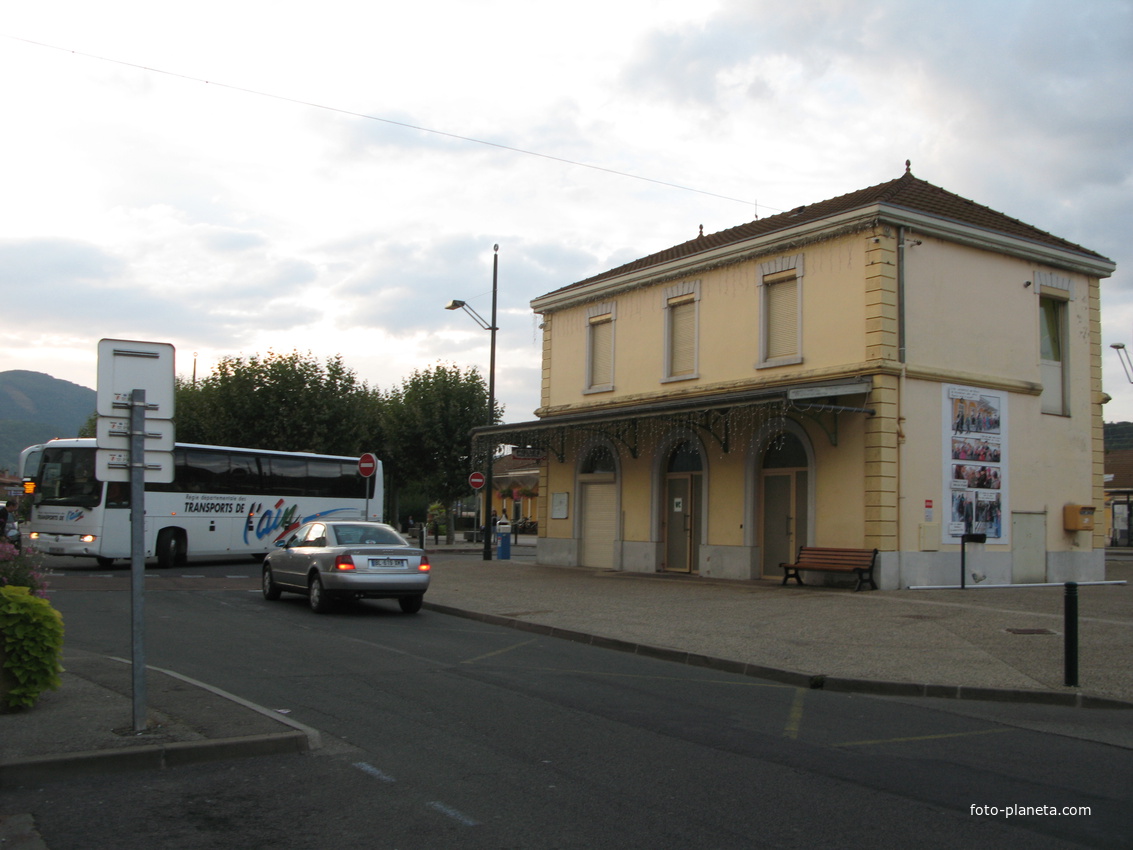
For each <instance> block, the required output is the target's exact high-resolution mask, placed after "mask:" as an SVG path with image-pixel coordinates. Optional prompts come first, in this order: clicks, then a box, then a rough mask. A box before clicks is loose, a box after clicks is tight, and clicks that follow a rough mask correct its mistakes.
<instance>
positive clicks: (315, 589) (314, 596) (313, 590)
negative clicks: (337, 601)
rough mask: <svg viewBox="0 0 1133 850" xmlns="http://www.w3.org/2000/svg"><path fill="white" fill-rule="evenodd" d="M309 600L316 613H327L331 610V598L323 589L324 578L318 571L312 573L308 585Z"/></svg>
mask: <svg viewBox="0 0 1133 850" xmlns="http://www.w3.org/2000/svg"><path fill="white" fill-rule="evenodd" d="M307 602H308V603H309V604H310V606H311V610H312V611H314V612H315V613H316V614H325V613H326V612H327V611H329V610H330V607H331V599H330V597H329V596H327V593H326V591H325V590H324V589H323V580H322V579H321V578H319V574H318V573H314V574H312V575H311V581H310V584H308V585H307Z"/></svg>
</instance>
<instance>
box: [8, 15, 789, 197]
mask: <svg viewBox="0 0 1133 850" xmlns="http://www.w3.org/2000/svg"><path fill="white" fill-rule="evenodd" d="M0 35H3V36H4V37H5V38H9V39H12V40H14V41H21V42H23V43H25V44H31V45H34V46H35V47H42V48H45V49H48V50H58V51H60V52H63V53H70V54H73V55H75V56H82V57H84V58H86V59H94V60H97V61H99V62H107V63H110V64H113V65H120V66H122V67H126V68H134V69H137V70H140V71H146V72H148V73H151V74H162V75H164V76H167V77H173V78H176V79H181V80H186V81H188V82H194V83H202V84H204V85H209V86H217V87H219V88H224V89H228V90H230V91H235V92H240V93H242V94H248V95H253V96H255V97H263V98H269V99H271V100H278V101H281V102H283V103H292V104H295V105H297V106H306V107H309V108H312V109H322V110H325V111H327V112H334V113H337V114H339V115H349V116H351V117H353V118H362V119H365V120H367V121H378V122H381V123H383V124H390V125H392V126H395V127H402V128H405V129H407V130H415V131H417V132H420V133H429V134H432V135H434V136H442V137H444V138H448V139H455V140H457V141H461V142H469V143H471V144H476V145H484V146H486V147H492V148H496V149H498V150H503V151H508V152H509V153H517V154H522V155H524V156H533V157H538V158H540V159H546V160H550V161H551V162H559V163H562V164H564V165H572V166H575V167H577V168H587V169H590V170H592V171H600V172H603V173H605V174H612V175H615V176H617V177H626V178H629V179H631V180H640V181H643V182H645V183H652V184H654V185H656V186H665V187H667V188H669V189H677V190H679V191H682V192H694V193H696V194H698V195H705V196H707V197H710V198H718V199H720V200H723V201H732V202H734V203H737V204H745V205H747V206H751V207H754V208H755V209H756V211H757V214H758V209H759V206H760V205H759V204H757V203H756V202H754V201H752V200H750V199H743V198H733V197H731V196H729V195H721V194H718V193H716V192H709V191H706V190H704V189H696V188H693V187H691V186H683V185H681V184H679V183H672V182H669V181H667V180H658V179H655V178H653V177H645V176H643V175H640V174H631V173H630V172H627V171H619V170H618V169H616V168H609V167H607V166H604V165H595V164H594V163H589V162H579V161H578V160H574V159H568V158H566V157H562V156H556V155H554V154H548V153H542V152H540V151H533V150H527V149H526V148H518V147H514V146H512V145H505V144H503V143H501V142H491V141H488V140H486V139H478V138H476V137H475V136H463V135H460V134H459V133H451V132H448V131H445V130H437V129H434V128H432V127H424V126H421V125H419V124H410V123H408V122H405V121H397V120H394V119H392V118H383V117H381V116H380V115H370V114H368V113H365V112H357V111H355V110H352V109H345V108H343V107H338V106H328V105H327V104H324V103H318V102H317V101H311V100H303V99H302V98H297V97H291V96H289V95H282V94H275V93H273V92H268V91H261V90H259V89H252V88H247V87H245V86H238V85H235V84H233V83H225V82H220V81H217V80H206V79H204V78H203V77H196V76H193V75H192V74H184V73H181V72H178V71H169V70H166V69H164V68H155V67H153V66H150V65H141V64H138V63H136V62H128V61H126V60H124V59H115V58H113V57H110V56H101V55H99V54H97V53H88V52H86V51H83V50H75V49H72V48H69V47H60V46H58V45H55V44H47V43H46V42H42V41H35V40H34V39H30V38H23V37H21V36H15V35H9V34H6V33H0ZM764 208H765V209H771V208H770V207H764Z"/></svg>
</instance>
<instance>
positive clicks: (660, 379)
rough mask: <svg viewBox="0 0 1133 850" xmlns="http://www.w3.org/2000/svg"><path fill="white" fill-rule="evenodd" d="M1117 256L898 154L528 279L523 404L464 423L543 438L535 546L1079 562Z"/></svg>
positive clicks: (976, 576) (625, 554) (584, 551)
mask: <svg viewBox="0 0 1133 850" xmlns="http://www.w3.org/2000/svg"><path fill="white" fill-rule="evenodd" d="M1114 269H1115V266H1114V263H1113V262H1111V261H1110V260H1108V259H1106V258H1105V257H1103V256H1101V255H1099V254H1097V253H1094V252H1093V251H1090V250H1088V249H1086V248H1083V247H1081V246H1079V245H1075V244H1073V243H1070V242H1068V241H1066V240H1064V239H1060V238H1058V237H1056V236H1052V235H1051V234H1049V233H1045V232H1043V231H1040V230H1038V229H1037V228H1034V227H1032V226H1030V225H1027V224H1024V223H1022V222H1020V221H1017V220H1015V219H1012V218H1010V217H1008V216H1006V215H1003V214H1001V213H998V212H995V211H994V210H991V209H988V208H987V207H983V206H980V205H979V204H976V203H973V202H972V201H970V200H967V199H965V198H963V197H960V196H958V195H955V194H952V193H950V192H947V191H945V190H944V189H941V188H939V187H937V186H934V185H932V184H930V183H927V182H925V181H923V180H920V179H918V178H916V177H914V176H913V175H912V173H910V171H909V170H908V169H907V168H906V172H905V173H904V174H903V175H902V176H900V177H898V178H897V179H895V180H892V181H890V182H887V183H883V184H881V185H878V186H874V187H871V188H868V189H863V190H861V191H858V192H853V193H851V194H848V195H844V196H841V197H838V198H834V199H831V200H828V201H823V202H821V203H816V204H810V205H807V206H802V207H799V208H797V209H794V210H791V211H789V212H784V213H781V214H778V215H775V216H772V217H769V218H764V219H757V220H755V221H751V222H748V223H746V224H741V225H739V226H738V227H734V228H731V229H729V230H725V231H722V232H720V233H715V234H711V235H705V234H703V233H702V234H701V235H700V236H698V237H697V238H695V239H692V240H691V241H689V242H685V243H683V244H680V245H675V246H673V247H671V248H669V249H667V250H664V251H661V252H659V253H655V254H651V255H649V256H647V257H643V258H642V259H640V260H637V261H635V262H632V263H629V264H627V265H625V266H622V267H620V268H616V269H612V270H610V271H607V272H605V273H603V274H599V275H597V276H595V277H592V278H589V279H587V280H583V281H580V282H578V283H574V284H571V285H569V286H564V287H563V288H561V289H558V290H555V291H554V292H550V293H548V294H546V295H543V296H541V297H539V298H536V299H535V300H534V301H533V302H532V308H533V310H534V311H535V312H536V313H538V314H540V315H541V317H542V330H543V377H542V396H541V406H540V408H539V410H538V411H536V415H537V416H538V419H536V420H534V421H531V422H522V423H516V424H510V425H500V426H494V427H491V428H483V429H478V431H477V432H476V438H477V439H478V440H481V441H490V442H491V443H492V444H511V445H516V446H521V447H524V448H525V449H526V450H527V451H528V454H529V455H530V451H531V450H532V449H535V450H541V451H542V452H545V456H544V458H543V460H542V461H541V462H540V467H539V476H540V480H539V488H538V489H539V493H540V499H539V517H538V519H539V538H538V558H539V561H540V562H541V563H545V564H560V565H571V566H573V565H583V566H592V567H606V568H611V569H616V570H632V571H640V572H658V571H672V572H680V573H692V574H697V575H700V576H709V577H713V578H733V579H753V578H772V577H773V578H781V577H782V575H783V573H782V569H781V567H780V565H781V564H782V563H784V562H789V561H792V560H794V558H795V555H796V553H797V551H798V549H799V547H800V546H803V545H814V546H830V547H854V548H876V549H878V550H879V556H878V570H877V572H876V576H877V579H878V581H879V584H880V586H881V588H882V589H893V588H898V587H907V586H916V585H947V584H958V583H959V579H960V573H959V570H960V566H959V565H960V548H961V540H962V538H963V536H964V535H972V534H985V535H986V543H985V544H982V545H980V544H971V543H969V544H968V545H967V546H966V547H965V555H966V562H967V563H968V565H969V568H970V569H971V572H972V574H973V577H971V578H969V579H968V581H969V582H972V581H981V582H983V581H986V582H988V583H994V584H1009V583H1033V582H1044V581H1067V580H1079V581H1084V580H1091V579H1100V578H1103V577H1104V546H1105V538H1104V529H1103V528H1102V526H1103V525H1104V523H1102V522H1101V517H1102V511H1103V506H1104V495H1103V444H1102V404H1103V403H1104V402H1105V401H1106V396H1105V395H1104V394H1103V392H1102V384H1101V326H1100V316H1099V280H1100V279H1101V278H1105V277H1108V276H1110V275H1111V274H1112V273H1113V271H1114ZM1095 512H1096V516H1097V518H1098V522H1097V523H1096V524H1094V523H1093V518H1094V515H1095ZM969 539H970V538H969ZM808 583H809V580H808Z"/></svg>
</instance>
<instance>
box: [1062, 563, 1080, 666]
mask: <svg viewBox="0 0 1133 850" xmlns="http://www.w3.org/2000/svg"><path fill="white" fill-rule="evenodd" d="M1062 630H1063V633H1064V634H1065V635H1066V643H1065V660H1064V668H1065V676H1064V678H1063V684H1065V685H1066V686H1067V687H1068V688H1076V687H1078V583H1077V582H1074V581H1068V582H1066V597H1065V605H1064V606H1063V625H1062Z"/></svg>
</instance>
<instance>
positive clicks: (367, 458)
mask: <svg viewBox="0 0 1133 850" xmlns="http://www.w3.org/2000/svg"><path fill="white" fill-rule="evenodd" d="M377 471H378V459H377V458H376V457H375V456H374V454H373V453H372V452H366V453H365V454H364V455H362V457H360V458H358V474H359V475H361V476H362V478H363V483H364V484H365V485H366V515H365V516H364V517H362V518H363V519H364V520H366V521H367V522H369V520H370V491H371V490H372V489H373V488H372V487H371V486H370V479H371V478H373V477H374V473H376V472H377Z"/></svg>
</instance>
